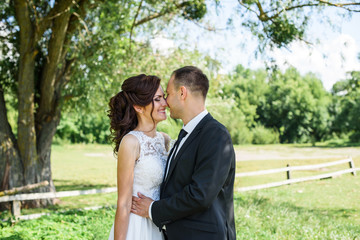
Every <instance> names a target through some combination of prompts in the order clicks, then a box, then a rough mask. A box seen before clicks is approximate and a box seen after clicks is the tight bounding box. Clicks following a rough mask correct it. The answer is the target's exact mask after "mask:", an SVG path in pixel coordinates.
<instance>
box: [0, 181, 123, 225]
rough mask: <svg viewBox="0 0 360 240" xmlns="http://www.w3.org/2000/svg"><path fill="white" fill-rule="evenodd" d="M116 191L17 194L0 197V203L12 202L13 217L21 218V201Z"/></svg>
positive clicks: (113, 188) (103, 189)
mask: <svg viewBox="0 0 360 240" xmlns="http://www.w3.org/2000/svg"><path fill="white" fill-rule="evenodd" d="M116 191H117V188H116V187H111V188H101V189H89V190H75V191H63V192H46V193H27V194H17V195H13V196H4V197H0V202H12V208H11V213H12V214H13V216H15V218H20V215H21V211H20V209H21V201H25V200H36V199H47V198H61V197H74V196H81V195H89V194H98V193H112V192H116Z"/></svg>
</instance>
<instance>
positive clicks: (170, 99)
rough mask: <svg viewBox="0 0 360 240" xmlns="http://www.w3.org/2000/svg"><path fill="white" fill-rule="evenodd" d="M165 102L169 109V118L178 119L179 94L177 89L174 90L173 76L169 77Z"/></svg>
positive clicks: (179, 108) (179, 112)
mask: <svg viewBox="0 0 360 240" xmlns="http://www.w3.org/2000/svg"><path fill="white" fill-rule="evenodd" d="M166 93H167V97H166V102H167V104H168V107H169V108H170V117H171V118H174V119H178V118H180V114H181V110H182V109H181V105H180V96H179V95H180V94H179V89H175V84H174V76H171V78H170V80H169V82H168V85H167V88H166Z"/></svg>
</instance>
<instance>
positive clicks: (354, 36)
mask: <svg viewBox="0 0 360 240" xmlns="http://www.w3.org/2000/svg"><path fill="white" fill-rule="evenodd" d="M223 4H224V5H225V7H224V8H223V9H222V10H221V11H220V14H219V16H217V15H215V14H211V15H209V16H208V18H207V19H205V21H209V22H210V23H211V24H213V25H215V26H216V27H217V28H223V27H224V25H225V22H226V20H227V17H228V16H229V14H231V12H232V9H233V8H234V7H236V6H237V5H238V3H237V1H224V2H223ZM329 14H330V16H331V18H332V19H335V22H336V23H337V24H339V27H340V29H338V30H333V29H332V28H331V27H330V26H329V24H321V23H314V24H313V25H312V26H311V27H310V28H309V32H308V36H309V37H308V38H307V39H310V40H312V43H314V45H313V46H310V47H309V46H308V45H306V44H304V43H301V42H295V43H292V44H291V45H290V46H289V49H276V50H275V51H273V52H272V53H268V55H269V56H272V57H274V59H275V60H276V63H277V64H278V65H279V66H280V68H281V69H286V68H287V67H289V66H294V67H295V68H296V69H298V70H299V71H300V73H301V74H305V73H307V72H313V73H315V74H316V75H317V76H318V77H319V78H320V79H321V80H322V82H323V84H324V86H325V88H326V89H327V90H330V89H331V87H332V85H333V84H334V83H335V82H336V81H338V80H341V79H344V78H345V77H346V73H347V72H348V71H352V70H357V71H360V62H359V60H358V55H359V53H360V31H359V30H357V29H359V24H360V13H354V14H353V17H352V19H351V20H350V21H349V20H344V19H342V18H340V17H338V16H336V15H334V17H332V15H333V12H331V11H329ZM203 24H204V23H203ZM181 28H184V29H182V30H183V31H187V32H188V37H187V40H186V41H185V42H182V41H177V42H174V41H172V40H168V39H166V38H165V37H163V36H160V37H158V38H157V39H155V40H154V41H153V42H152V45H153V47H155V48H161V49H163V50H165V51H166V49H168V48H173V47H176V46H182V47H184V46H186V47H187V48H196V49H198V50H200V51H201V52H204V53H207V54H210V56H212V57H213V58H216V59H218V60H220V61H221V62H222V63H223V69H222V72H231V71H232V70H233V69H234V67H235V66H236V65H238V64H242V65H244V66H245V67H247V68H251V69H256V68H262V67H264V66H265V65H264V63H263V61H262V60H261V56H260V57H258V59H256V58H255V55H254V50H255V48H256V46H257V41H256V39H255V38H253V37H252V36H251V34H250V33H249V32H248V31H247V30H244V29H241V28H240V27H239V28H236V29H235V30H232V31H219V32H217V33H216V34H215V33H211V32H206V31H204V30H202V29H201V28H199V27H197V26H194V24H190V23H185V24H184V25H183V26H182V27H181ZM316 39H318V40H319V41H320V43H316Z"/></svg>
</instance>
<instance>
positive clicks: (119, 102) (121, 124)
mask: <svg viewBox="0 0 360 240" xmlns="http://www.w3.org/2000/svg"><path fill="white" fill-rule="evenodd" d="M159 86H160V78H158V77H156V76H147V75H145V74H140V75H138V76H134V77H130V78H128V79H126V80H125V81H124V82H123V84H122V86H121V91H120V92H119V93H117V94H116V95H115V96H113V97H112V98H111V99H110V102H109V107H110V109H109V110H108V117H109V118H110V133H111V136H110V137H111V141H112V142H113V143H114V144H115V148H114V153H117V152H118V150H119V145H120V142H121V139H122V138H123V137H124V136H125V135H126V134H127V133H128V132H130V131H131V130H134V129H135V128H136V126H137V125H138V119H137V117H136V111H135V109H134V107H133V106H134V105H137V106H141V107H145V106H147V105H149V104H150V103H152V109H151V117H152V112H153V110H154V102H153V98H154V96H155V93H156V91H157V89H158V88H159Z"/></svg>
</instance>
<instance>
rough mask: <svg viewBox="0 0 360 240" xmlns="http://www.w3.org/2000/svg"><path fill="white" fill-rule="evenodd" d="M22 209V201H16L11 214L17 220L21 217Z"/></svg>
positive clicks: (13, 203)
mask: <svg viewBox="0 0 360 240" xmlns="http://www.w3.org/2000/svg"><path fill="white" fill-rule="evenodd" d="M20 208H21V202H20V201H18V200H15V201H13V202H12V206H11V213H12V215H13V216H14V217H15V218H17V217H20V215H21V211H20Z"/></svg>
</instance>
